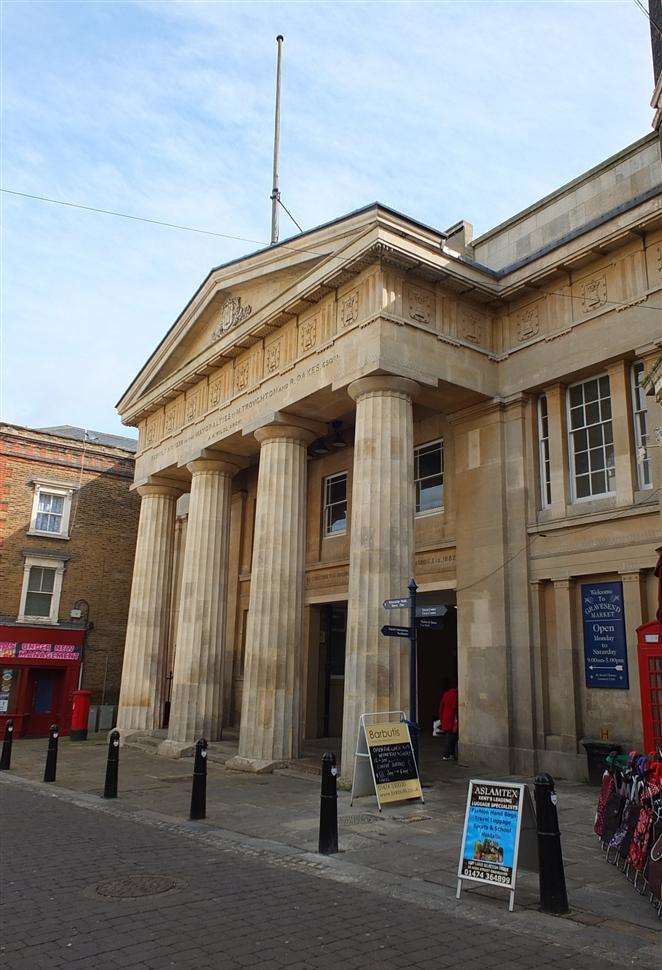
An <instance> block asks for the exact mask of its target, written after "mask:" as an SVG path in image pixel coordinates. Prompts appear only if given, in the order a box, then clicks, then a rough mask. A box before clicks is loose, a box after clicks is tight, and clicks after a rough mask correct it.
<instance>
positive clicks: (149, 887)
mask: <svg viewBox="0 0 662 970" xmlns="http://www.w3.org/2000/svg"><path fill="white" fill-rule="evenodd" d="M176 885H177V882H176V881H175V880H174V879H171V878H170V877H169V876H124V878H123V879H109V880H108V881H107V882H101V883H99V885H98V886H97V887H96V892H97V893H98V895H99V896H106V897H108V898H110V899H136V898H137V897H138V896H158V894H159V893H167V892H169V891H170V890H171V889H174V888H175V886H176Z"/></svg>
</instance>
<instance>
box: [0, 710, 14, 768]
mask: <svg viewBox="0 0 662 970" xmlns="http://www.w3.org/2000/svg"><path fill="white" fill-rule="evenodd" d="M13 740H14V721H13V720H12V718H11V717H10V718H9V720H8V721H7V724H6V726H5V740H4V741H3V742H2V754H1V755H0V771H9V769H10V768H11V746H12V741H13Z"/></svg>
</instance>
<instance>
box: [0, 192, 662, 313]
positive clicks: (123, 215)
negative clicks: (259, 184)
mask: <svg viewBox="0 0 662 970" xmlns="http://www.w3.org/2000/svg"><path fill="white" fill-rule="evenodd" d="M0 192H4V193H5V194H6V195H15V196H19V197H20V198H23V199H33V200H35V201H37V202H48V203H50V204H51V205H63V206H67V207H68V208H71V209H83V210H84V211H85V212H98V213H101V214H102V215H106V216H117V217H118V218H120V219H130V220H131V221H132V222H146V223H148V224H149V225H152V226H162V227H163V228H165V229H177V230H180V231H181V232H196V233H201V234H202V235H204V236H215V237H217V238H219V239H233V240H236V241H237V242H248V243H252V244H253V245H255V246H260V247H262V248H264V249H267V248H268V247H269V243H267V242H265V241H264V240H263V239H252V238H251V237H249V236H235V235H232V234H231V233H228V232H216V231H215V230H212V229H198V228H195V227H193V226H183V225H180V224H179V223H176V222H165V221H162V220H160V219H149V218H147V217H146V216H134V215H131V214H129V213H127V212H118V211H116V210H115V209H101V208H98V207H97V206H93V205H83V204H82V203H80V202H68V201H66V200H64V199H52V198H50V197H49V196H46V195H33V194H31V193H29V192H17V191H16V190H15V189H4V188H0ZM279 202H280V200H279ZM280 205H281V206H282V207H283V209H285V212H287V214H288V216H289V217H290V219H292V222H294V224H295V226H297V228H299V229H300V230H301V232H303V231H304V230H303V229H301V227H300V226H299V223H298V222H297V221H296V219H295V218H294V216H293V215H292V213H291V212H290V211H289V209H287V208H285V205H284V204H283V202H280ZM278 246H279V247H280V248H281V249H286V250H291V251H292V252H294V253H309V254H310V255H311V256H319V257H321V258H324V257H326V256H328V255H329V254H328V253H320V252H318V251H317V250H316V249H309V248H307V247H306V246H296V245H288V244H287V243H278ZM628 258H629V256H616V257H615V258H614V260H613V262H622V261H623V260H624V259H628ZM538 293H539V295H540V296H541V297H542V296H558V297H560V298H562V299H564V300H580V301H581V300H583V299H584V298H583V297H582V296H579V295H575V294H573V293H563V292H561V291H560V290H545V289H542V288H541V289H540V290H539V291H538ZM495 295H496V294H495ZM632 302H633V301H632V300H630V301H627V302H622V301H619V300H605V301H604V302H603V304H602V305H603V306H610V307H623V308H627V307H630V306H632ZM639 309H641V310H652V311H653V312H654V313H659V312H660V311H661V310H662V307H660V306H640V308H639Z"/></svg>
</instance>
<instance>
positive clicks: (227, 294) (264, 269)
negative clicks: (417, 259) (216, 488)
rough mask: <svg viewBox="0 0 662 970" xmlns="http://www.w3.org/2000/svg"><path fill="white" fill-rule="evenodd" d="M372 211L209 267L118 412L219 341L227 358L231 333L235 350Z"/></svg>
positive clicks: (357, 232)
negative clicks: (247, 331) (253, 325)
mask: <svg viewBox="0 0 662 970" xmlns="http://www.w3.org/2000/svg"><path fill="white" fill-rule="evenodd" d="M374 213H375V207H367V208H366V209H365V210H359V212H357V213H354V214H352V215H351V216H348V217H345V218H344V219H341V220H338V221H337V222H336V223H332V224H329V225H328V226H323V227H321V228H320V230H315V231H313V232H311V233H310V234H307V236H306V238H305V239H304V238H303V237H296V238H295V239H294V240H292V242H291V243H290V242H288V241H286V242H284V243H282V244H279V245H277V246H275V247H273V249H266V250H261V251H260V252H258V253H255V254H253V255H252V256H247V257H245V258H244V259H239V260H235V261H234V262H232V263H229V264H226V265H225V266H221V267H219V268H218V269H216V270H212V272H211V273H210V274H209V276H208V277H207V279H206V280H205V281H204V283H203V284H202V285H201V286H200V288H199V289H198V291H197V292H196V293H195V295H194V296H193V298H192V299H191V301H190V302H189V304H188V305H187V306H186V307H185V308H184V310H183V311H182V313H181V314H180V315H179V317H178V318H177V320H176V321H175V323H174V324H173V326H172V327H171V328H170V330H169V332H168V333H167V334H166V336H165V337H164V339H163V340H162V341H161V343H160V344H159V346H158V347H157V348H156V350H155V351H154V353H153V354H152V356H151V357H150V359H149V360H148V361H147V363H146V364H145V366H144V367H143V368H142V370H141V371H140V373H139V374H138V375H137V377H136V378H135V380H134V381H133V382H132V384H131V385H130V387H129V388H128V389H127V391H126V392H125V394H124V395H123V396H122V398H121V400H120V401H119V402H118V410H119V411H120V414H121V415H122V416H123V417H124V416H125V415H126V414H127V412H134V411H135V410H138V409H140V407H141V402H142V401H143V400H144V399H146V398H149V397H150V396H151V395H152V394H153V393H154V392H155V391H156V390H157V389H161V388H164V387H166V386H167V385H168V384H169V383H170V382H172V381H176V380H177V378H178V375H179V374H180V372H181V371H182V370H184V369H187V368H189V369H190V367H191V366H192V365H193V366H195V365H197V362H198V359H200V364H201V366H202V367H204V359H205V358H206V357H207V356H209V353H210V352H212V351H213V350H214V349H215V348H217V346H218V345H219V344H222V346H223V351H224V353H225V352H226V351H227V353H228V355H229V356H232V353H233V347H232V343H233V340H232V337H233V334H236V335H237V341H238V346H237V348H236V352H239V351H240V350H241V348H242V344H241V342H240V341H241V333H242V331H244V330H245V329H246V328H248V327H250V325H251V322H252V321H253V319H254V318H256V316H259V315H261V314H264V313H265V312H268V310H269V308H270V307H271V306H272V305H273V306H276V305H277V304H278V301H279V299H280V298H281V297H283V296H284V295H286V294H288V293H292V292H295V291H296V290H297V287H299V286H302V285H303V284H304V282H305V280H306V278H307V277H309V276H311V274H313V273H314V272H315V271H316V269H317V267H319V266H320V264H325V263H326V262H328V261H329V260H330V259H332V258H333V257H334V254H335V253H337V252H339V251H342V250H343V249H344V248H346V247H347V245H348V244H351V242H352V241H353V240H354V239H357V238H359V237H361V236H362V234H364V233H365V232H366V229H367V228H368V227H369V225H370V224H371V222H374V218H375V216H374Z"/></svg>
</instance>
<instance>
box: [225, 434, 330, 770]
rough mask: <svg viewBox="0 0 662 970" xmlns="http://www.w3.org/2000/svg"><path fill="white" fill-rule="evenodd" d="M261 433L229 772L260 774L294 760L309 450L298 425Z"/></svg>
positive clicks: (311, 436) (308, 437)
mask: <svg viewBox="0 0 662 970" xmlns="http://www.w3.org/2000/svg"><path fill="white" fill-rule="evenodd" d="M287 420H288V419H287V416H284V417H283V420H282V422H281V423H279V424H275V423H274V424H270V425H267V426H265V427H262V428H259V429H258V430H257V431H256V432H255V437H256V438H257V440H258V441H259V443H260V446H261V447H260V470H259V476H258V484H257V502H256V509H255V533H254V538H253V559H252V565H251V592H250V605H249V610H248V625H247V629H246V659H245V664H244V688H243V695H242V702H241V727H240V733H239V754H238V756H237V757H236V758H232V759H231V761H229V762H228V764H227V767H230V768H236V769H242V770H245V771H265V770H269V769H270V768H271V767H273V765H274V763H278V762H282V761H288V760H289V759H291V758H295V757H297V755H298V753H299V736H300V708H301V690H302V686H303V682H302V670H303V659H302V650H303V583H304V568H305V533H306V460H307V446H308V445H309V444H310V442H311V441H313V440H314V438H315V437H316V436H317V434H316V432H314V431H311V430H309V429H308V427H304V426H302V425H304V424H305V422H301V425H299V424H298V423H297V421H296V419H294V418H292V419H291V420H292V423H291V424H290V423H285V422H286V421H287Z"/></svg>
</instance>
